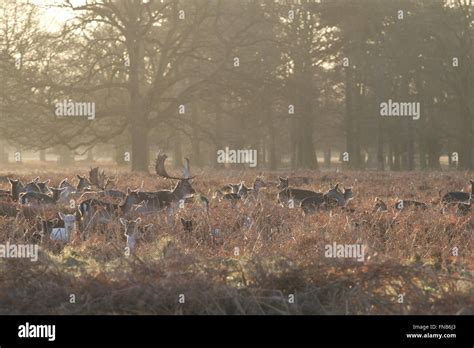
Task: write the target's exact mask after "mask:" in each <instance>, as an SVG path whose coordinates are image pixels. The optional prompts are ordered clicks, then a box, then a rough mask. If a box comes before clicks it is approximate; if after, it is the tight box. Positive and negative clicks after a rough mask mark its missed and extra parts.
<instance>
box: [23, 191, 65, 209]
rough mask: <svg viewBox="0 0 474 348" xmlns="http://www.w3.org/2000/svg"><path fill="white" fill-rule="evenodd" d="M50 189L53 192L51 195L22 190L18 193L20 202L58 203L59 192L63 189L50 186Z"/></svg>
mask: <svg viewBox="0 0 474 348" xmlns="http://www.w3.org/2000/svg"><path fill="white" fill-rule="evenodd" d="M50 190H51V192H52V193H53V195H52V196H50V195H47V194H45V193H41V192H34V191H30V192H22V193H20V203H21V204H29V203H35V204H38V205H40V204H56V203H58V201H59V198H60V195H61V192H62V191H63V189H62V188H54V187H52V188H51V189H50Z"/></svg>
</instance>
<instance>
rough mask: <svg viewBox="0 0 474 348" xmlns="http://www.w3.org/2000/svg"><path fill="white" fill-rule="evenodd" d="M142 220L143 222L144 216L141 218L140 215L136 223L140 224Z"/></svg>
mask: <svg viewBox="0 0 474 348" xmlns="http://www.w3.org/2000/svg"><path fill="white" fill-rule="evenodd" d="M140 222H142V218H140V217H139V218H137V219H136V220H135V223H136V224H137V225H138V224H139V223H140Z"/></svg>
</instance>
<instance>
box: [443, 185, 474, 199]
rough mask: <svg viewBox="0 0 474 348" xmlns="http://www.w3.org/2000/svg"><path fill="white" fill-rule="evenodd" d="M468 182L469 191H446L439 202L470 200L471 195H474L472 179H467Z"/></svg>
mask: <svg viewBox="0 0 474 348" xmlns="http://www.w3.org/2000/svg"><path fill="white" fill-rule="evenodd" d="M469 182H470V184H471V193H467V192H462V191H452V192H448V193H446V194H445V195H444V196H443V197H442V198H441V203H443V204H447V203H454V202H455V203H469V202H472V201H473V197H474V180H469ZM440 194H441V192H440Z"/></svg>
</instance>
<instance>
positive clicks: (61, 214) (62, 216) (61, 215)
mask: <svg viewBox="0 0 474 348" xmlns="http://www.w3.org/2000/svg"><path fill="white" fill-rule="evenodd" d="M58 215H59V217H60V218H61V220H63V221H64V218H65V217H66V215H64V214H63V213H62V212H60V211H59V212H58Z"/></svg>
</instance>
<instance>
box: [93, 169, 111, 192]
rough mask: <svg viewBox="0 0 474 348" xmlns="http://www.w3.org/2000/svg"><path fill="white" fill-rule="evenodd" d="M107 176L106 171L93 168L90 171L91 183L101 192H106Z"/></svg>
mask: <svg viewBox="0 0 474 348" xmlns="http://www.w3.org/2000/svg"><path fill="white" fill-rule="evenodd" d="M106 177H107V176H106V175H105V173H104V171H103V170H102V171H99V167H95V168H91V170H90V171H89V181H90V183H91V184H92V185H94V186H96V187H98V188H99V189H101V190H105V186H106V185H105V180H106Z"/></svg>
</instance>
